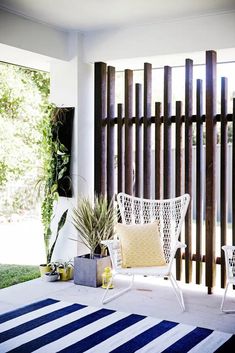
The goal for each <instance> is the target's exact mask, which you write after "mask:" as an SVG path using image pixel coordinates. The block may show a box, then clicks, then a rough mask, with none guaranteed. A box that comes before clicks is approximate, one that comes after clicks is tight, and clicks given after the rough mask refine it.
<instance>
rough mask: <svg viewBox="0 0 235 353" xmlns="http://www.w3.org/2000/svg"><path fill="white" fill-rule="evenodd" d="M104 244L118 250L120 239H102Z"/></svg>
mask: <svg viewBox="0 0 235 353" xmlns="http://www.w3.org/2000/svg"><path fill="white" fill-rule="evenodd" d="M101 244H102V245H105V246H107V248H109V249H112V250H116V249H118V248H119V247H120V241H119V240H117V239H114V240H102V241H101Z"/></svg>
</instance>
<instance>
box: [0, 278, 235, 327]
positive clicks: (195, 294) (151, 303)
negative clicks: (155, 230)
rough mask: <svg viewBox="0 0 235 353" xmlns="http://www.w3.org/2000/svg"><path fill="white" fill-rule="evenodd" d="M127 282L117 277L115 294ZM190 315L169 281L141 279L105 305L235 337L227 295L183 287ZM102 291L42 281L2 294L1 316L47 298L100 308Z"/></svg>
mask: <svg viewBox="0 0 235 353" xmlns="http://www.w3.org/2000/svg"><path fill="white" fill-rule="evenodd" d="M126 284H127V283H126V279H125V278H123V277H121V276H120V277H116V279H115V288H114V289H112V290H111V291H112V293H113V292H116V291H117V290H118V289H120V288H121V287H123V286H125V285H126ZM180 285H181V288H182V289H183V294H184V299H185V306H186V311H185V312H181V309H180V306H179V304H178V302H177V299H176V297H175V295H174V292H173V290H172V288H171V287H170V283H169V281H164V280H162V279H159V280H158V279H153V278H151V277H148V278H143V277H137V278H136V280H135V285H134V288H133V290H132V291H130V292H128V293H125V294H124V295H122V296H121V297H119V298H117V299H115V300H113V301H112V302H110V303H108V304H106V305H105V307H106V308H110V309H115V310H119V311H124V312H129V313H137V314H142V315H148V316H152V317H156V318H159V319H165V320H171V321H176V322H180V323H185V324H191V325H195V326H201V327H206V328H211V329H216V330H220V331H224V332H229V333H235V313H234V314H225V313H221V312H220V309H219V308H220V304H221V299H222V294H223V291H220V292H219V293H217V294H213V295H207V292H206V288H205V287H201V286H192V285H188V284H187V285H186V284H180ZM103 293H104V290H103V289H102V288H90V287H84V286H78V285H75V284H74V283H73V281H69V282H53V283H47V282H44V281H43V280H42V279H41V278H39V279H36V280H33V281H29V282H25V283H22V284H18V285H15V286H12V287H9V288H5V289H1V290H0V313H4V312H6V311H10V310H13V309H15V308H17V307H19V306H22V305H26V304H29V303H32V302H34V301H38V300H42V299H45V298H54V299H59V300H63V301H67V302H71V303H80V304H85V305H92V306H96V307H100V306H102V304H101V298H102V296H103ZM227 306H229V308H234V309H235V292H234V291H232V289H231V291H230V292H229V296H228V301H227Z"/></svg>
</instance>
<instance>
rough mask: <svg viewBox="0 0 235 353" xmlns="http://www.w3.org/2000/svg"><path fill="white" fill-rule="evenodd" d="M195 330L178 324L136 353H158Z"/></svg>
mask: <svg viewBox="0 0 235 353" xmlns="http://www.w3.org/2000/svg"><path fill="white" fill-rule="evenodd" d="M194 329H195V326H189V325H184V324H178V325H177V326H175V327H173V328H172V329H170V330H168V331H167V332H165V333H163V334H162V335H161V336H159V337H157V338H155V339H154V340H153V341H151V342H149V343H148V344H146V345H145V346H144V347H143V348H140V349H138V351H136V353H137V352H138V353H159V352H162V351H163V350H164V349H166V348H168V347H170V346H171V345H172V344H174V343H175V342H176V341H178V340H179V339H180V338H181V337H183V336H184V335H187V333H189V332H191V331H192V330H194Z"/></svg>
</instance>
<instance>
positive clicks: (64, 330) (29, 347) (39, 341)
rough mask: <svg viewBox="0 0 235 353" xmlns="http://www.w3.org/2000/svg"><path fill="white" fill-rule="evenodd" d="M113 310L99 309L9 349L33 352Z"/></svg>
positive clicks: (21, 352)
mask: <svg viewBox="0 0 235 353" xmlns="http://www.w3.org/2000/svg"><path fill="white" fill-rule="evenodd" d="M113 313H114V310H109V309H100V310H98V311H96V312H94V313H92V314H89V315H87V316H85V317H83V318H81V319H78V320H76V321H73V322H71V323H70V324H66V325H64V326H62V327H59V328H57V329H55V330H53V331H50V332H49V333H47V334H45V335H43V336H40V337H38V338H35V339H34V340H32V341H29V342H27V343H25V344H22V345H21V346H19V347H17V348H15V349H13V350H11V352H12V353H13V352H14V353H16V352H17V353H30V352H33V351H34V350H36V349H38V348H40V347H42V346H45V345H46V344H49V343H51V342H53V341H56V340H58V339H59V338H61V337H64V336H66V335H68V334H70V333H71V332H73V331H76V330H78V329H80V328H82V327H84V326H86V325H89V324H91V323H92V322H94V321H96V320H99V319H101V318H102V317H105V316H108V315H110V314H113Z"/></svg>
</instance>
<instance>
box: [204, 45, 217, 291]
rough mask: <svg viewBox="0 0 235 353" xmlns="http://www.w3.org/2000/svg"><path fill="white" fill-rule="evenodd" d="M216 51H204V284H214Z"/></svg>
mask: <svg viewBox="0 0 235 353" xmlns="http://www.w3.org/2000/svg"><path fill="white" fill-rule="evenodd" d="M215 115H216V52H215V51H207V52H206V286H207V287H208V294H211V293H212V288H213V287H214V285H215V234H216V197H215V196H216V174H215V173H216V116H215Z"/></svg>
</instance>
